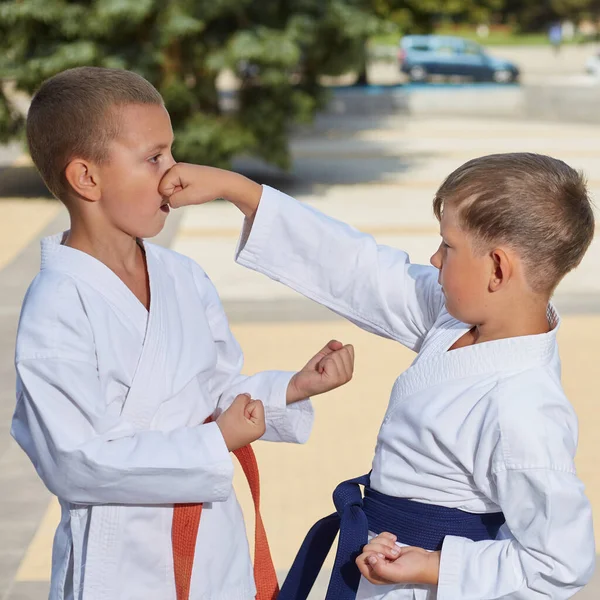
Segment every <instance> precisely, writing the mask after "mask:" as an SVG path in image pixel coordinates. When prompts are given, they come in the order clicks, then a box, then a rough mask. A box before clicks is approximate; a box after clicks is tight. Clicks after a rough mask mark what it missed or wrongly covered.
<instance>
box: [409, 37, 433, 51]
mask: <svg viewBox="0 0 600 600" xmlns="http://www.w3.org/2000/svg"><path fill="white" fill-rule="evenodd" d="M409 48H410V50H414V51H415V52H429V51H430V50H431V45H430V43H429V42H428V41H427V40H414V41H413V42H411V44H410V45H409Z"/></svg>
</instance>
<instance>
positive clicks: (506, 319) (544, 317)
mask: <svg viewBox="0 0 600 600" xmlns="http://www.w3.org/2000/svg"><path fill="white" fill-rule="evenodd" d="M547 311H548V301H546V300H543V299H536V300H532V301H531V302H530V303H527V302H526V303H525V305H521V306H520V308H519V309H518V310H508V309H507V310H506V311H505V312H504V311H502V312H500V311H498V312H497V314H495V315H493V316H492V317H491V318H490V319H489V321H487V322H485V323H481V324H479V325H477V327H475V328H474V330H473V336H474V340H473V343H475V344H480V343H482V342H489V341H492V340H501V339H506V338H512V337H521V336H525V335H540V334H543V333H548V332H549V331H550V330H551V326H550V323H549V322H548V312H547Z"/></svg>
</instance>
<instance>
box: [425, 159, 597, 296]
mask: <svg viewBox="0 0 600 600" xmlns="http://www.w3.org/2000/svg"><path fill="white" fill-rule="evenodd" d="M446 206H452V207H454V208H456V209H457V210H458V220H459V224H460V226H461V228H462V229H464V230H465V231H467V232H469V233H470V234H472V235H473V237H474V242H475V246H476V247H478V248H479V249H482V250H483V249H489V248H490V247H492V246H493V245H494V244H507V245H508V246H509V247H511V248H513V249H514V250H515V251H516V252H518V253H519V255H520V256H521V258H522V260H523V262H524V265H525V269H526V272H527V277H528V280H529V282H530V285H531V287H532V289H533V290H534V291H536V292H540V293H545V294H548V295H550V294H552V292H553V291H554V289H555V288H556V286H557V285H558V283H559V282H560V281H561V279H562V278H563V277H564V276H565V275H566V274H567V273H568V272H569V271H571V270H572V269H574V268H575V267H576V266H577V265H578V264H579V263H580V262H581V259H582V258H583V256H584V254H585V252H586V251H587V249H588V247H589V245H590V244H591V242H592V239H593V237H594V213H593V210H592V203H591V200H590V198H589V195H588V192H587V188H586V181H585V178H584V176H583V174H582V173H580V172H578V171H575V170H574V169H572V168H571V167H569V166H568V165H567V164H566V163H564V162H563V161H561V160H557V159H555V158H551V157H549V156H543V155H540V154H531V153H510V154H493V155H490V156H483V157H481V158H476V159H473V160H470V161H469V162H467V163H465V164H464V165H463V166H461V167H459V168H458V169H457V170H456V171H454V172H453V173H451V174H450V175H449V176H448V177H447V178H446V180H445V181H444V183H443V184H442V185H441V187H440V189H439V190H438V191H437V194H436V196H435V199H434V201H433V210H434V213H435V215H436V217H437V218H438V219H441V216H442V212H443V210H444V207H446Z"/></svg>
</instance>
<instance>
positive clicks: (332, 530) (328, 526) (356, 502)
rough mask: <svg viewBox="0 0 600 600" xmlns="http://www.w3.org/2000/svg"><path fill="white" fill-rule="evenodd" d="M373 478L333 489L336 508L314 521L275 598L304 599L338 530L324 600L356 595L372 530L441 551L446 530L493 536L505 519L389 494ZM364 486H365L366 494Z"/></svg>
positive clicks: (480, 537)
mask: <svg viewBox="0 0 600 600" xmlns="http://www.w3.org/2000/svg"><path fill="white" fill-rule="evenodd" d="M369 483H370V480H369V475H363V476H362V477H357V478H356V479H349V480H348V481H344V482H342V483H340V484H339V485H338V486H337V487H336V488H335V491H334V492H333V503H334V504H335V508H336V512H334V513H333V514H331V515H329V516H328V517H325V518H324V519H321V520H320V521H317V523H315V524H314V525H313V526H312V528H311V529H310V531H309V532H308V534H307V535H306V538H305V539H304V542H303V543H302V546H301V547H300V550H299V551H298V554H297V555H296V559H295V560H294V564H293V565H292V568H291V569H290V571H289V573H288V575H287V577H286V580H285V581H284V583H283V585H282V587H281V592H280V593H279V596H278V597H277V600H306V598H307V597H308V594H309V593H310V590H311V589H312V587H313V585H314V583H315V580H316V579H317V576H318V574H319V571H320V570H321V567H322V566H323V562H324V561H325V558H326V557H327V554H328V553H329V550H330V548H331V546H332V544H333V541H334V539H335V536H336V535H337V532H338V531H339V532H340V539H339V542H338V548H337V553H336V555H335V563H334V565H333V572H332V574H331V579H330V581H329V587H328V588H327V596H326V597H325V600H354V599H355V598H356V591H357V590H358V584H359V582H360V571H359V570H358V567H357V566H356V563H355V560H356V557H357V556H358V555H359V554H361V552H362V548H363V546H364V545H365V544H366V543H367V539H368V532H369V530H370V531H372V532H373V533H377V534H379V533H381V532H382V531H389V532H390V533H393V534H394V535H396V537H397V538H398V541H399V542H400V543H402V544H406V545H408V546H417V547H419V548H425V549H426V550H440V549H441V547H442V542H443V541H444V537H445V536H447V535H454V536H459V537H464V538H468V539H471V540H473V541H475V542H477V541H481V540H489V539H494V538H495V537H496V535H497V533H498V530H499V529H500V527H501V526H502V524H503V523H504V515H503V514H502V513H488V514H473V513H467V512H464V511H462V510H458V509H457V508H448V507H445V506H437V505H433V504H423V503H420V502H414V501H412V500H407V499H406V498H395V497H393V496H386V495H385V494H381V493H379V492H376V491H375V490H373V489H371V488H370V487H369ZM361 485H363V486H364V487H365V497H364V499H363V497H362V494H361V491H360V486H361Z"/></svg>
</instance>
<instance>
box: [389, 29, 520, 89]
mask: <svg viewBox="0 0 600 600" xmlns="http://www.w3.org/2000/svg"><path fill="white" fill-rule="evenodd" d="M398 59H399V62H400V70H401V71H402V72H403V73H406V74H407V75H408V77H409V78H410V80H411V81H422V82H424V81H427V80H428V79H429V77H430V76H431V75H442V76H449V77H450V76H462V77H469V78H471V79H473V80H475V81H495V82H497V83H513V82H515V81H517V80H518V78H519V68H518V67H517V66H516V65H515V64H514V63H512V62H510V61H508V60H502V59H499V58H495V57H493V56H490V55H489V54H487V52H486V51H485V50H484V48H482V46H480V45H479V44H478V43H476V42H473V41H471V40H466V39H463V38H459V37H453V36H444V35H406V36H404V37H403V38H402V40H401V41H400V49H399V53H398Z"/></svg>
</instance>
